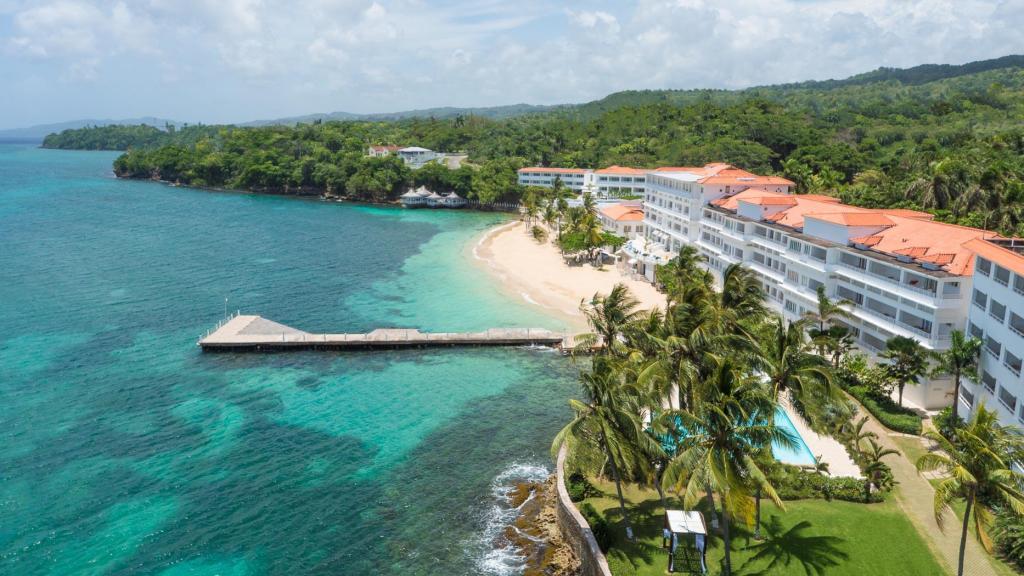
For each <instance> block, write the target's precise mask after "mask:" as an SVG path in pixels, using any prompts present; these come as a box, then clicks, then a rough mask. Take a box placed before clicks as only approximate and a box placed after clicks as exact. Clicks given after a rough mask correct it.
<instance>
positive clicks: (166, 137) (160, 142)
mask: <svg viewBox="0 0 1024 576" xmlns="http://www.w3.org/2000/svg"><path fill="white" fill-rule="evenodd" d="M218 131H219V128H218V127H216V126H202V125H198V126H184V127H182V128H177V127H176V126H174V125H173V124H168V125H166V126H164V128H163V129H160V128H156V127H154V126H149V125H147V124H133V125H124V126H123V125H118V124H111V125H108V126H90V127H88V128H77V129H69V130H64V131H63V132H60V133H58V134H50V135H48V136H47V137H46V138H44V139H43V148H58V149H62V150H127V149H129V148H155V147H157V146H164V145H167V144H171V143H175V144H180V145H191V144H195V143H196V142H198V141H199V140H202V139H204V138H209V137H211V136H213V135H215V134H216V133H217V132H218Z"/></svg>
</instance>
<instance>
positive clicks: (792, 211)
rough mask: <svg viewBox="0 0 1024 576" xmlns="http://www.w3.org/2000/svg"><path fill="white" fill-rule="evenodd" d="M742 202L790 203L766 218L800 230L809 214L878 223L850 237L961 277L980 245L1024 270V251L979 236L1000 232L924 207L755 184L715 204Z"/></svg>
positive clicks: (734, 207)
mask: <svg viewBox="0 0 1024 576" xmlns="http://www.w3.org/2000/svg"><path fill="white" fill-rule="evenodd" d="M740 201H744V202H750V203H754V204H761V205H764V204H766V203H768V204H774V205H782V206H788V207H787V208H783V209H782V210H780V211H779V212H777V213H775V214H773V215H771V216H770V217H768V218H766V220H767V221H769V222H773V223H775V224H778V225H780V226H785V227H787V228H792V229H796V230H801V231H802V230H803V229H804V219H805V218H815V219H818V220H824V221H826V222H834V223H836V224H841V225H843V226H869V227H877V228H879V230H878V231H873V232H872V233H871V234H869V235H866V236H860V237H855V238H851V239H850V242H851V243H853V244H859V245H861V246H864V247H867V248H868V249H870V250H872V251H874V252H879V253H882V254H889V255H891V256H904V257H910V258H913V259H914V260H916V261H917V262H924V263H929V264H932V265H935V266H939V267H941V268H943V269H945V270H946V271H947V272H949V273H950V274H954V275H957V276H967V275H970V274H971V273H972V272H973V262H974V254H973V252H972V251H979V250H985V251H986V253H987V254H991V255H992V256H991V259H992V260H996V257H999V258H1001V259H1002V261H1001V262H1000V265H1002V266H1004V267H1006V268H1010V265H1009V264H1005V265H1004V264H1002V262H1003V261H1005V262H1013V263H1014V264H1015V265H1016V266H1017V268H1014V270H1017V269H1019V270H1020V271H1021V272H1020V273H1021V274H1022V275H1024V256H1020V255H1017V254H1016V253H1014V252H1012V251H1010V250H1006V249H1005V248H1001V247H999V246H995V245H994V244H991V243H989V242H984V241H982V240H980V239H982V238H993V237H997V236H996V234H995V233H993V232H987V231H985V230H979V229H977V228H968V227H965V226H956V225H953V224H946V223H943V222H935V221H934V220H932V215H931V214H926V213H924V212H917V211H915V210H902V209H888V210H874V209H870V208H860V207H858V206H850V205H848V204H842V203H839V202H836V201H835V199H833V198H829V197H825V198H821V197H819V196H816V195H810V194H808V195H788V194H781V193H778V192H767V191H764V190H757V189H753V188H751V189H747V190H744V191H742V192H739V193H737V194H733V195H731V196H728V197H726V198H721V199H719V200H717V201H715V202H714V203H713V204H714V205H716V206H719V207H721V208H722V209H724V210H729V211H730V212H736V211H737V209H738V208H739V202H740ZM791 201H795V204H790V203H789V202H791ZM975 240H977V242H975ZM965 243H968V244H965ZM978 246H980V248H978ZM979 253H980V252H979ZM985 257H986V258H989V257H990V256H985Z"/></svg>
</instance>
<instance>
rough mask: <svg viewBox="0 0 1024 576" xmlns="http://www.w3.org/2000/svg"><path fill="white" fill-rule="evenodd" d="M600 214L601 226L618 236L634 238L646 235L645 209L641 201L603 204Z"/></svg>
mask: <svg viewBox="0 0 1024 576" xmlns="http://www.w3.org/2000/svg"><path fill="white" fill-rule="evenodd" d="M598 214H599V215H600V217H601V226H602V227H603V228H604V229H605V230H606V231H608V232H611V233H612V234H615V235H616V236H622V237H623V238H626V239H628V240H632V239H633V238H636V237H638V236H640V237H642V236H643V235H644V209H643V205H642V204H641V203H640V202H622V203H619V204H603V205H601V206H600V209H599V210H598Z"/></svg>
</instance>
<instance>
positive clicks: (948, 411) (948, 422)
mask: <svg viewBox="0 0 1024 576" xmlns="http://www.w3.org/2000/svg"><path fill="white" fill-rule="evenodd" d="M934 422H935V428H936V429H937V430H938V431H939V434H942V435H943V436H945V437H946V438H950V439H952V438H953V431H954V430H956V429H957V428H960V427H962V426H963V425H964V419H963V418H961V417H960V416H959V415H958V416H957V417H956V422H954V421H953V409H952V408H943V409H942V411H941V412H939V415H938V416H936V417H935V418H934Z"/></svg>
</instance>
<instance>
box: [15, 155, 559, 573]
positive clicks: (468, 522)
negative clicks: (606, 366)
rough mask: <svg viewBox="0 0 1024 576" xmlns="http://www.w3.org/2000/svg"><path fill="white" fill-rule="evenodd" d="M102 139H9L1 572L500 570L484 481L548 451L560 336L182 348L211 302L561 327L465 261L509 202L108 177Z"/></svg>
mask: <svg viewBox="0 0 1024 576" xmlns="http://www.w3.org/2000/svg"><path fill="white" fill-rule="evenodd" d="M115 156H116V155H115V154H110V153H94V152H62V151H46V150H37V149H33V148H29V147H27V146H17V145H3V144H0V397H2V399H3V401H2V402H0V435H2V442H0V474H2V482H0V573H3V574H173V575H183V574H188V575H204V574H232V575H234V574H238V575H243V574H398V573H401V574H477V573H482V572H483V573H487V572H491V573H505V572H506V570H507V567H508V562H504V561H500V560H501V559H497V560H496V559H495V558H494V556H493V554H491V553H490V546H489V544H488V542H487V538H486V534H487V533H488V532H489V531H490V530H492V529H493V522H494V521H493V514H494V513H495V508H494V505H495V502H496V493H495V486H499V485H501V483H502V482H506V481H508V476H509V475H510V474H511V475H515V474H517V473H518V472H516V471H517V470H526V471H528V472H529V473H530V474H535V473H536V467H537V466H547V465H548V464H549V456H548V452H547V450H548V445H549V442H550V438H551V436H552V435H553V434H554V432H555V431H556V430H557V428H558V426H559V425H560V424H561V423H563V422H564V421H565V419H566V418H567V417H568V416H569V414H568V407H567V404H566V402H565V399H566V398H567V397H569V396H570V395H571V394H572V393H573V392H574V391H575V389H576V387H575V384H574V383H573V382H574V380H573V375H574V372H575V370H574V368H573V367H572V366H571V365H570V364H569V363H568V362H566V361H565V360H564V359H563V358H561V357H560V356H558V355H556V354H553V353H551V352H550V351H545V350H536V349H471V350H437V351H402V352H372V353H313V352H308V353H307V352H303V353H288V354H276V355H256V354H250V355H245V354H242V355H231V354H205V355H204V354H202V353H200V352H199V350H198V349H197V348H196V346H195V341H196V338H197V337H198V336H199V335H200V334H202V333H203V332H204V331H205V330H206V329H207V328H209V327H211V326H212V325H213V324H215V323H216V322H217V321H218V320H219V319H220V318H221V317H222V316H223V315H224V311H225V309H228V310H232V311H233V310H239V309H240V310H241V311H242V312H244V313H253V314H261V315H263V316H265V317H268V318H270V319H273V320H276V321H279V322H283V323H286V324H290V325H293V326H296V327H299V328H302V329H306V330H311V331H330V332H344V331H348V332H354V331H364V330H368V329H372V328H376V327H381V326H409V327H418V328H421V329H424V330H474V329H484V328H489V327H500V326H524V327H525V326H538V327H546V328H552V329H561V328H562V326H560V325H559V324H558V322H557V321H555V320H552V319H549V318H547V317H545V316H543V315H542V314H541V313H540V312H539V311H538V310H535V309H533V308H531V307H528V306H527V305H525V304H523V303H519V302H516V301H512V300H510V299H509V298H508V297H506V296H505V295H503V294H502V293H501V292H500V290H499V288H500V287H499V286H497V285H496V284H495V281H494V280H493V279H491V278H490V277H488V276H487V275H485V274H483V273H482V272H480V271H479V270H478V269H477V268H475V267H474V266H471V265H470V264H469V262H468V260H467V248H468V247H469V246H470V245H471V243H472V242H473V241H474V240H475V238H476V237H477V236H478V235H479V234H480V233H481V232H482V231H483V230H485V229H486V228H488V227H490V226H493V225H494V224H496V223H497V222H500V221H501V219H502V217H501V216H497V215H483V214H473V213H459V212H447V211H445V212H439V211H402V210H400V209H390V208H378V207H362V206H352V205H341V204H326V203H322V202H318V201H306V200H299V199H294V198H280V197H269V196H253V195H243V194H233V193H216V192H205V191H197V190H191V189H187V188H174V187H168V186H164V185H161V184H155V183H148V182H125V181H119V180H116V179H114V178H113V177H112V176H111V174H110V169H109V167H110V162H111V161H112V160H113V158H114V157H115ZM225 298H227V303H226V306H225ZM496 482H497V484H496ZM499 512H501V513H504V512H503V511H499ZM513 564H514V563H513ZM513 572H514V570H513Z"/></svg>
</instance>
